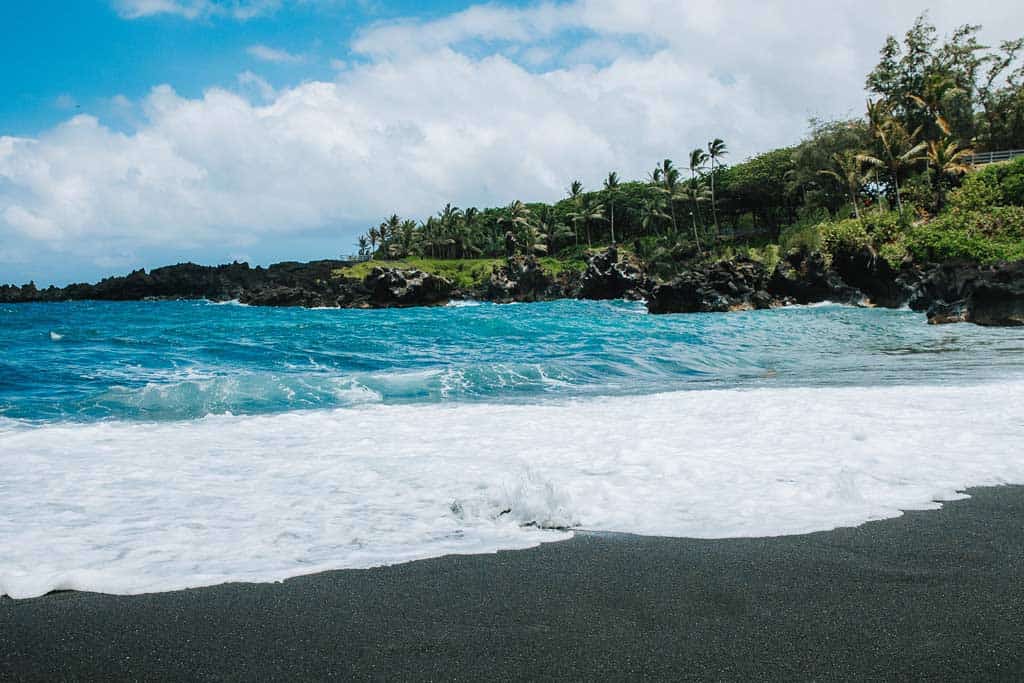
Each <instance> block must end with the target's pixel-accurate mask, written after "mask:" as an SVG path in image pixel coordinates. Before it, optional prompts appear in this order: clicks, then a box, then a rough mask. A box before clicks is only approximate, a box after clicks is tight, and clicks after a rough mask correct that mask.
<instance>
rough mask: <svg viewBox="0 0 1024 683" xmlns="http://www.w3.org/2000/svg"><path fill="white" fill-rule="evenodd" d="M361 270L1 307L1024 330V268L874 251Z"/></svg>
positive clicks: (117, 284)
mask: <svg viewBox="0 0 1024 683" xmlns="http://www.w3.org/2000/svg"><path fill="white" fill-rule="evenodd" d="M351 265H352V264H351V263H348V262H345V261H333V260H324V261H311V262H309V263H298V262H286V263H278V264H274V265H272V266H269V267H267V268H263V267H256V268H252V267H250V266H249V265H248V264H247V263H233V264H230V265H222V266H200V265H196V264H193V263H184V264H179V265H175V266H166V267H163V268H156V269H154V270H152V271H150V272H148V273H147V272H146V271H144V270H137V271H134V272H132V273H130V274H129V275H127V276H123V277H111V278H106V279H104V280H102V281H100V282H98V283H96V284H72V285H68V286H67V287H52V286H51V287H48V288H46V289H38V288H37V287H36V286H35V285H34V284H32V283H30V284H27V285H23V286H21V287H18V286H13V285H2V286H0V303H23V302H52V301H67V300H103V301H138V300H165V299H209V300H211V301H230V300H235V299H237V300H238V301H240V302H241V303H245V304H249V305H253V306H303V307H338V308H389V307H406V306H435V305H443V304H446V303H448V302H449V301H452V300H460V299H476V300H481V301H493V302H498V303H509V302H533V301H551V300H555V299H566V298H578V299H597V300H602V299H621V298H625V299H633V300H644V301H646V302H647V308H648V310H649V311H650V312H651V313H699V312H726V311H739V310H755V309H765V308H775V307H779V306H786V305H793V304H810V303H818V302H822V301H832V302H836V303H846V304H854V305H864V306H880V307H886V308H899V307H903V306H908V307H910V308H911V309H913V310H915V311H922V312H925V313H926V314H927V317H928V321H929V322H930V323H936V324H939V323H953V322H972V323H975V324H978V325H994V326H1009V325H1024V262H1016V263H1003V264H997V265H992V266H979V265H977V264H970V263H947V264H941V265H935V264H917V263H913V262H909V261H908V262H905V263H903V264H901V266H900V267H899V268H893V267H892V266H890V265H889V263H888V262H886V261H885V260H884V259H882V258H879V257H878V256H877V255H876V254H875V253H873V252H872V251H871V250H869V249H862V250H859V251H855V252H850V253H837V254H833V256H832V258H831V260H828V259H826V258H825V256H824V255H822V254H820V253H818V252H806V251H795V252H792V253H790V254H787V255H786V256H785V257H784V258H783V259H782V260H781V261H780V262H779V263H778V264H777V265H776V266H775V268H773V269H768V268H766V267H765V265H764V264H763V263H761V262H758V261H754V260H751V259H746V258H742V257H738V258H734V259H731V260H726V261H718V262H715V263H710V264H699V265H694V266H692V267H690V268H688V269H685V270H683V271H682V272H681V274H680V275H678V276H677V277H675V278H673V279H672V280H670V281H668V282H656V281H654V280H653V279H652V278H650V277H648V275H647V273H646V270H645V267H644V264H643V263H642V262H641V261H639V260H638V259H636V258H635V257H632V256H622V255H620V254H619V252H618V250H616V249H615V248H614V247H611V248H609V249H607V250H605V251H603V252H600V253H597V254H594V255H592V256H590V257H589V259H588V260H587V266H586V269H585V270H584V271H583V272H582V273H579V272H575V271H566V272H563V273H561V274H559V275H557V276H553V275H551V274H550V273H548V272H547V271H545V270H544V269H543V268H542V266H541V265H540V263H539V262H538V261H537V260H536V259H534V258H533V257H527V256H513V257H510V258H509V259H507V260H506V262H505V263H504V264H502V265H500V266H496V267H495V268H494V269H493V272H492V273H491V275H490V278H489V279H488V281H487V282H486V283H484V284H482V285H480V286H477V287H473V288H470V289H464V290H460V289H457V288H456V287H455V286H454V285H453V284H452V283H451V282H449V281H448V280H446V279H444V278H442V277H439V276H437V275H434V274H431V273H426V272H423V271H421V270H416V269H402V268H389V267H378V268H374V269H373V270H372V271H371V272H370V273H369V274H367V275H366V276H365V277H363V278H361V279H360V278H352V277H345V276H341V275H339V274H338V273H339V272H340V271H342V270H343V269H344V268H346V267H348V266H351Z"/></svg>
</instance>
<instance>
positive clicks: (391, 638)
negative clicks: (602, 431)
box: [0, 487, 1024, 681]
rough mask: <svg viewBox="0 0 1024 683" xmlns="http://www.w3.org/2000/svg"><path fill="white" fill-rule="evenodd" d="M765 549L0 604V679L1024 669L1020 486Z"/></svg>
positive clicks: (628, 544) (585, 556)
mask: <svg viewBox="0 0 1024 683" xmlns="http://www.w3.org/2000/svg"><path fill="white" fill-rule="evenodd" d="M973 494H974V496H975V497H974V498H973V499H972V500H969V501H963V502H957V503H951V504H948V505H946V506H945V508H944V509H943V510H941V511H938V512H916V513H909V514H907V515H905V516H904V517H902V518H900V519H895V520H887V521H882V522H873V523H870V524H867V525H864V526H862V527H859V528H856V529H841V530H837V531H833V532H826V533H817V534H811V535H807V536H791V537H784V538H774V539H752V540H727V541H694V540H680V539H660V538H638V537H632V536H603V535H581V536H578V537H577V538H576V539H575V540H572V541H569V542H565V543H556V544H551V545H546V546H543V547H541V548H538V549H534V550H527V551H515V552H504V553H498V554H497V555H483V556H467V557H445V558H440V559H436V560H428V561H423V562H415V563H411V564H406V565H400V566H395V567H387V568H382V569H373V570H367V571H338V572H329V573H325V574H319V575H315V576H309V577H303V578H299V579H293V580H290V581H286V582H284V583H281V584H262V585H250V584H229V585H224V586H217V587H213V588H204V589H199V590H191V591H180V592H175V593H163V594H155V595H145V596H137V597H113V596H105V595H96V594H87V593H58V594H52V595H48V596H45V597H42V598H39V599H34V600H24V601H14V600H9V599H3V600H0V678H5V679H9V678H13V679H65V680H66V679H91V680H96V679H112V678H113V679H136V680H154V679H168V678H171V679H206V680H222V679H246V680H267V679H295V678H301V679H309V678H328V677H334V678H339V679H353V678H354V679H364V678H377V679H382V678H389V679H395V680H401V679H409V678H431V679H435V680H451V679H460V680H478V679H482V678H484V677H487V678H520V679H521V678H529V679H537V678H562V679H566V678H568V679H593V678H615V679H621V678H637V677H649V678H663V679H680V678H698V679H714V680H734V679H765V678H769V679H783V680H803V679H816V680H826V679H836V678H842V679H850V678H858V679H863V678H873V679H904V680H905V679H945V680H951V679H958V680H965V679H970V680H986V681H991V680H1022V679H1024V487H1004V488H997V489H984V490H978V491H974V492H973Z"/></svg>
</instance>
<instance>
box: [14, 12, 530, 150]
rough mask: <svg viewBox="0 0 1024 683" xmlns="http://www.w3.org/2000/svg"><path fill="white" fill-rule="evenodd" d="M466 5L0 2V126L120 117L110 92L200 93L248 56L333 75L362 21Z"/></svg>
mask: <svg viewBox="0 0 1024 683" xmlns="http://www.w3.org/2000/svg"><path fill="white" fill-rule="evenodd" d="M470 4H471V3H470V2H467V1H465V0H459V1H455V0H439V1H437V2H431V3H422V2H412V1H410V0H401V1H399V2H386V3H385V2H356V1H354V0H351V1H349V2H332V3H305V4H299V5H293V6H290V7H288V8H282V9H279V10H277V11H274V12H268V13H267V14H265V15H262V16H257V17H254V18H252V19H248V20H246V21H238V20H236V19H234V18H232V17H230V16H218V15H213V16H208V17H205V18H201V19H198V20H196V19H188V18H185V17H182V16H179V15H175V14H157V15H151V16H147V17H140V18H138V19H134V20H126V19H125V18H124V17H123V16H122V15H121V14H120V13H119V12H118V10H117V5H116V4H115V3H113V2H110V1H109V0H70V1H69V0H10V1H9V2H5V3H3V7H2V8H0V19H2V26H3V27H4V28H3V29H2V31H3V40H0V63H3V64H4V65H5V66H4V70H3V77H2V78H0V132H2V133H3V134H7V135H34V134H37V133H39V132H40V131H42V130H45V129H46V128H49V127H51V126H53V125H55V124H57V123H58V122H60V121H62V120H64V119H66V118H68V116H69V115H70V114H71V113H72V110H77V109H76V107H77V108H78V109H80V108H84V109H86V111H90V112H95V113H98V114H99V115H101V116H104V115H105V116H108V117H110V119H111V122H112V123H114V124H120V125H126V122H123V121H118V115H117V109H116V107H112V106H111V104H110V100H111V98H112V97H114V96H115V95H118V94H120V95H124V96H126V97H128V98H139V97H142V96H144V95H145V94H146V93H147V92H148V91H149V90H150V88H152V87H153V85H154V84H157V83H172V84H174V87H175V89H176V90H177V91H178V92H179V93H181V94H183V95H187V96H198V95H200V94H201V93H202V91H203V90H204V89H205V88H207V87H209V86H210V85H212V84H216V83H230V82H232V81H233V80H235V76H236V74H238V73H240V72H242V71H245V70H246V69H251V68H253V67H254V66H255V65H258V66H261V67H262V71H263V76H264V77H265V78H266V79H267V80H268V81H269V82H271V83H273V84H276V85H282V84H285V83H290V82H297V81H301V80H305V79H314V78H326V79H330V78H332V77H333V69H332V68H331V60H332V59H343V60H347V59H350V58H351V55H350V54H349V49H348V43H349V40H350V39H351V37H352V35H353V33H354V32H355V31H356V30H358V29H359V28H361V27H364V26H367V25H369V24H372V23H373V22H380V21H387V20H389V19H396V18H419V19H429V18H436V17H438V16H443V15H445V14H449V13H452V12H455V11H458V10H460V9H464V8H465V7H467V6H469V5H470ZM512 4H515V3H512ZM253 45H272V46H274V47H275V48H276V49H279V50H285V51H287V52H289V53H292V54H295V55H302V56H303V59H302V60H301V61H296V62H292V63H275V64H272V65H268V64H267V62H265V61H261V60H259V59H256V58H254V57H253V56H252V55H251V54H249V53H248V52H247V49H248V48H249V47H250V46H253ZM72 102H73V103H72Z"/></svg>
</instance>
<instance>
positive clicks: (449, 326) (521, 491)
mask: <svg viewBox="0 0 1024 683" xmlns="http://www.w3.org/2000/svg"><path fill="white" fill-rule="evenodd" d="M0 344H2V345H3V348H5V349H6V350H7V353H5V354H4V356H3V358H2V359H0V547H3V548H5V549H8V552H5V553H4V554H3V555H2V556H0V594H2V593H7V594H10V595H12V596H16V597H25V596H31V595H39V594H41V593H44V592H46V591H48V590H52V589H55V588H77V589H87V590H101V591H106V592H115V593H138V592H145V591H153V590H170V589H175V588H182V587H186V586H196V585H208V584H212V583H219V582H222V581H228V580H257V581H265V580H277V579H282V578H285V577H288V576H293V575H296V574H304V573H309V572H313V571H319V570H324V569H333V568H342V567H366V566H373V565H378V564H385V563H391V562H397V561H404V560H409V559H416V558H422V557H431V556H437V555H440V554H445V553H453V552H457V553H468V552H487V551H494V550H497V549H501V548H522V547H529V546H531V545H535V544H537V543H539V542H542V541H546V540H557V539H559V538H564V537H566V536H567V532H565V531H560V530H556V529H547V530H545V529H541V528H538V527H569V528H573V527H578V528H590V529H602V530H608V531H624V532H634V533H646V534H659V535H678V536H697V537H725V536H755V535H778V534H787V533H801V532H806V531H812V530H818V529H828V528H834V527H836V526H840V525H851V524H858V523H862V522H864V521H867V520H870V519H878V518H883V517H888V516H893V515H896V514H899V511H900V510H901V509H911V508H914V509H920V508H928V507H934V506H935V505H936V503H935V501H937V500H949V499H951V498H955V497H957V496H958V494H957V491H960V490H962V489H963V488H965V487H967V486H973V485H987V484H998V483H1004V482H1005V483H1024V453H1022V449H1021V448H1020V447H1019V445H1020V443H1022V442H1024V408H1022V406H1024V333H1022V332H1021V331H1019V330H1012V329H983V328H979V327H975V326H971V325H953V326H929V325H927V324H925V321H924V318H923V316H921V315H919V314H915V313H911V312H909V311H890V310H872V309H856V308H846V307H838V306H817V307H804V308H791V309H783V310H775V311H762V312H750V313H736V314H727V315H722V314H712V315H688V316H687V315H681V316H649V315H646V314H645V313H644V310H643V308H642V306H640V305H638V304H633V303H624V302H577V301H560V302H554V303H547V304H530V305H511V306H496V305H490V304H481V305H470V306H465V305H463V306H458V307H446V308H432V309H406V310H382V311H349V310H314V311H309V310H302V309H263V308H249V307H245V306H239V305H231V304H227V305H217V304H210V303H207V302H163V303H146V302H140V303H92V302H78V303H67V304H39V305H36V304H32V305H19V306H12V305H8V306H0Z"/></svg>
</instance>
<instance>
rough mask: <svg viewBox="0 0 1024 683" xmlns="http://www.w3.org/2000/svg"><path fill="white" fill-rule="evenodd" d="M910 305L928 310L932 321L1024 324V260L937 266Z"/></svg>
mask: <svg viewBox="0 0 1024 683" xmlns="http://www.w3.org/2000/svg"><path fill="white" fill-rule="evenodd" d="M910 307H911V308H913V309H914V310H918V311H922V310H923V311H926V312H927V315H928V322H930V323H932V324H943V323H954V322H971V323H975V324H977V325H986V326H1017V325H1024V262H1017V263H1002V264H996V265H993V266H982V267H979V266H975V265H970V264H944V265H941V266H936V267H934V268H932V269H931V270H929V271H928V272H927V273H926V274H925V275H924V277H923V278H922V279H921V281H920V282H919V284H918V286H917V288H916V291H915V292H914V295H913V297H912V298H911V300H910Z"/></svg>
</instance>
